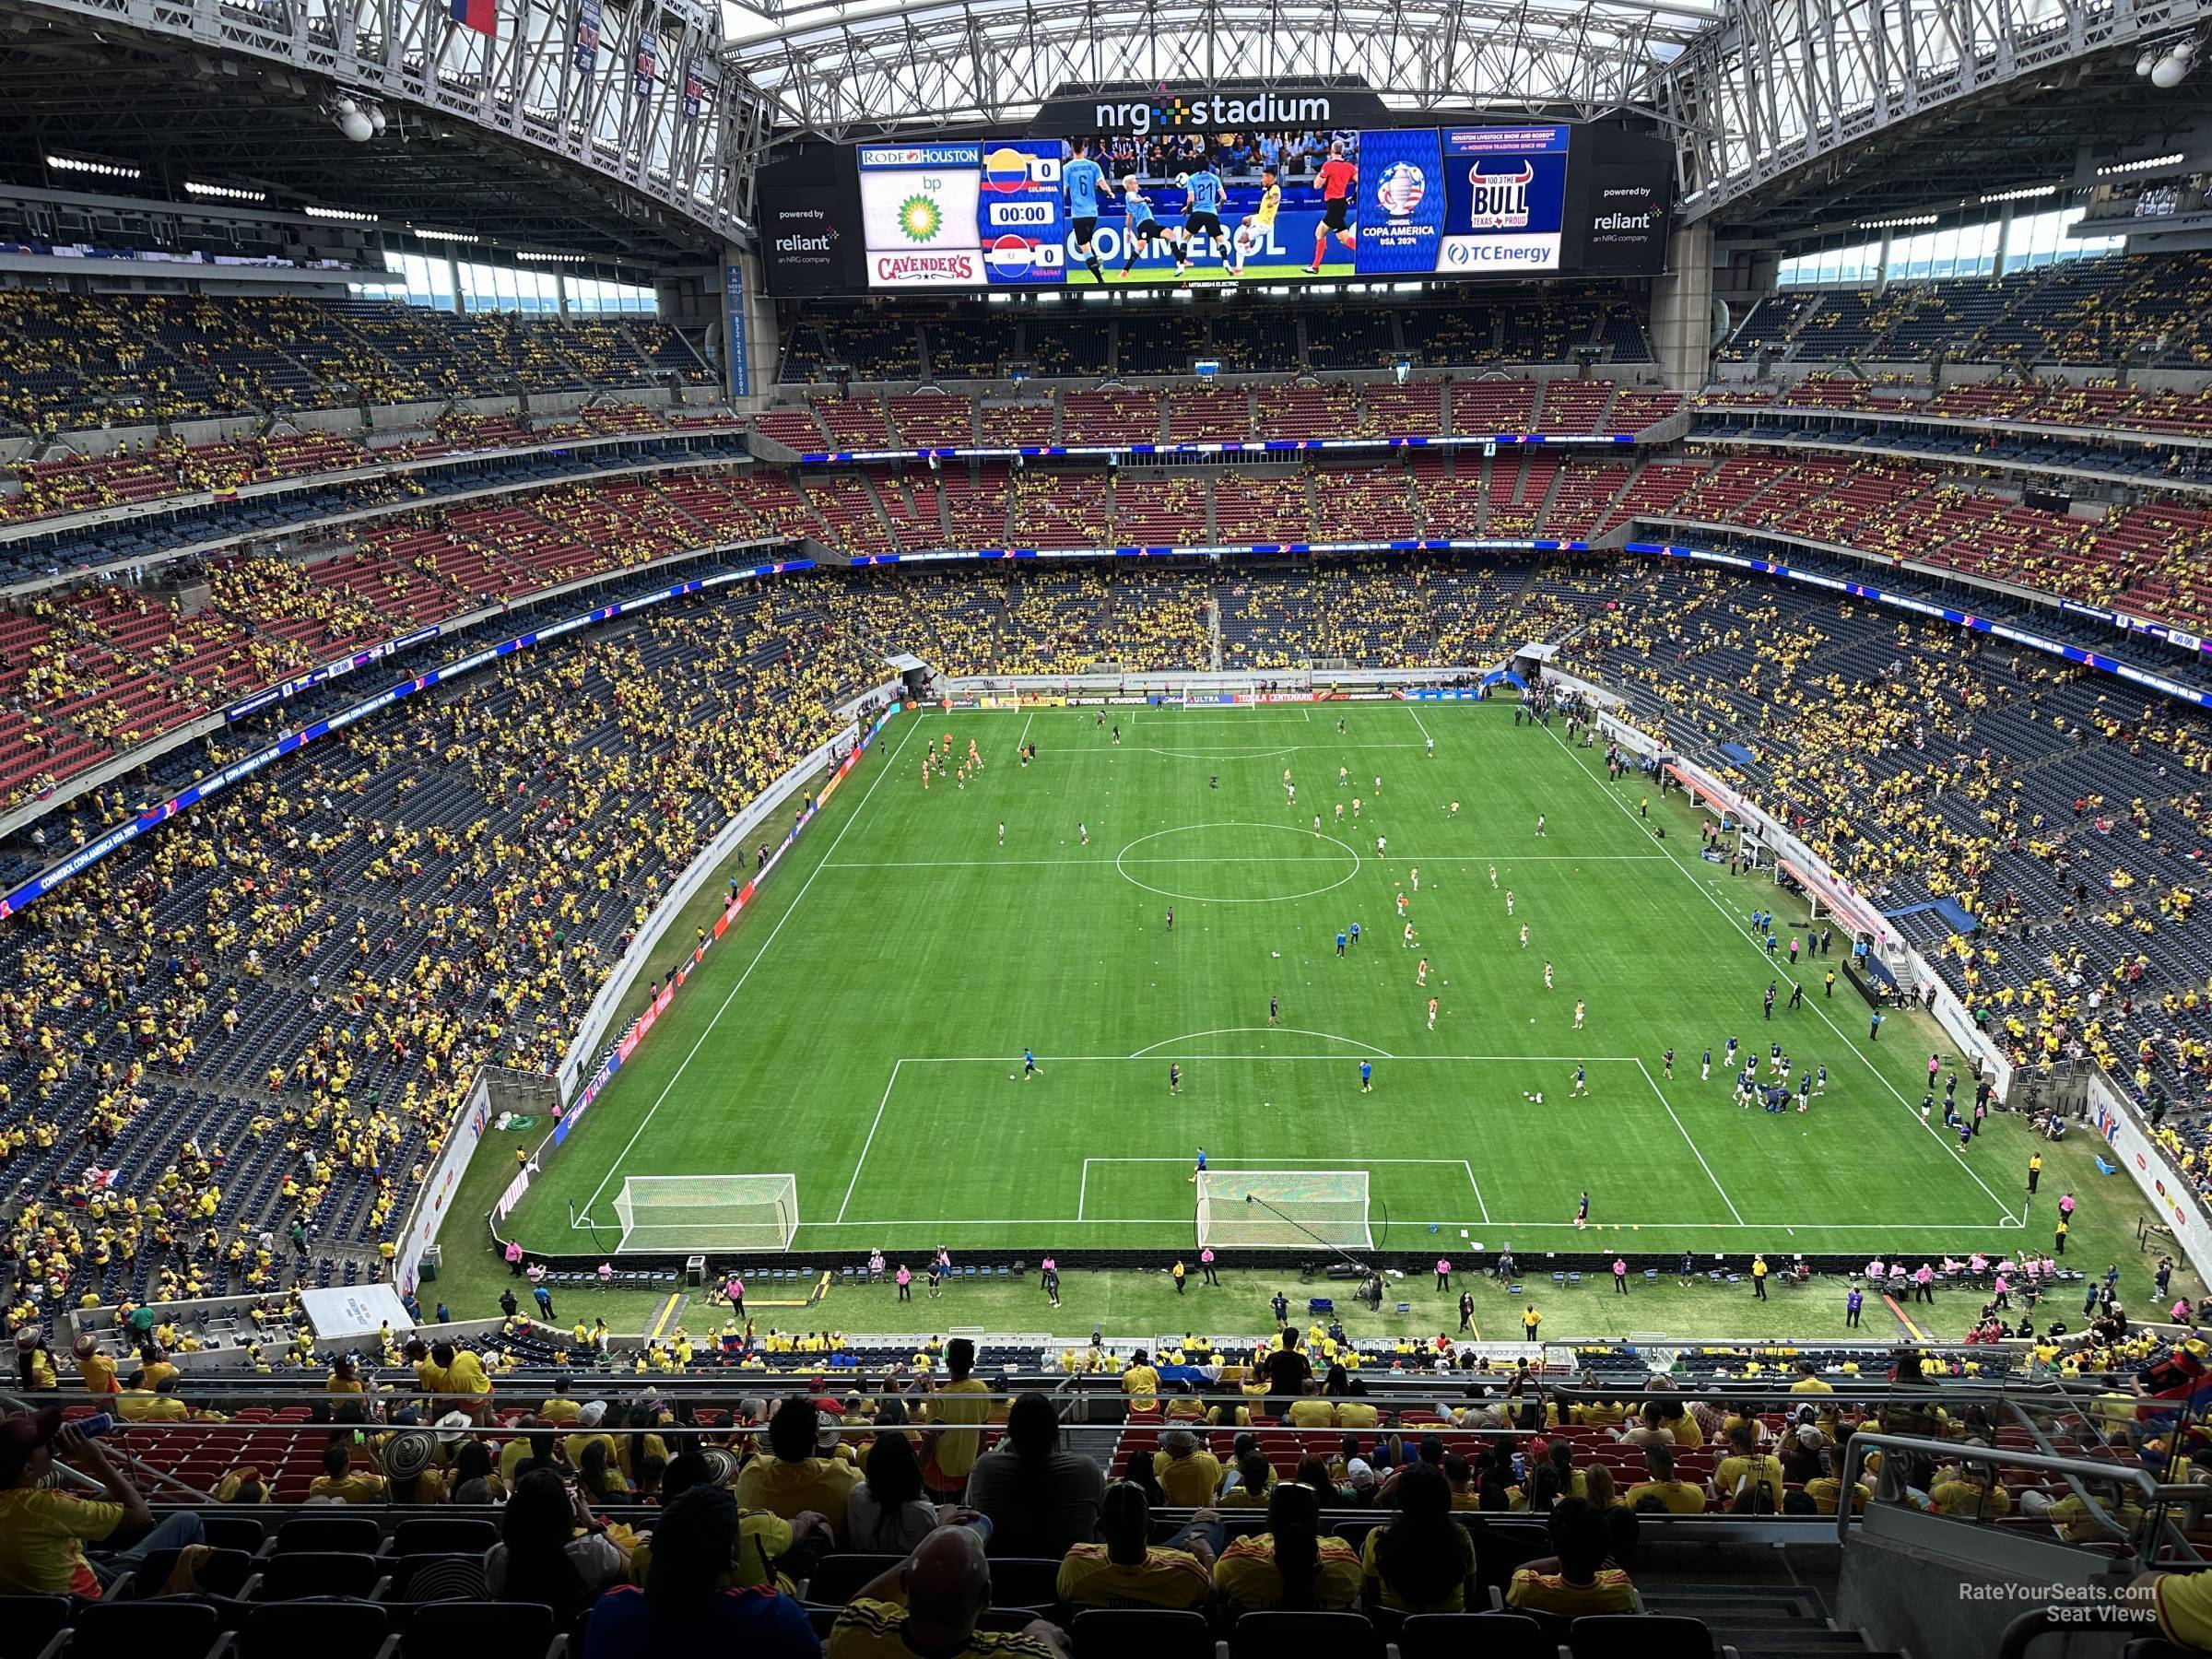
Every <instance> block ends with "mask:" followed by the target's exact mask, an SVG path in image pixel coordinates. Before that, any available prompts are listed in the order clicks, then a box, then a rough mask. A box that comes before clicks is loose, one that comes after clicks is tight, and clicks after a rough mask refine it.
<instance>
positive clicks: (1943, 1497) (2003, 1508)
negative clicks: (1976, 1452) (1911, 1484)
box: [1928, 1463, 2012, 1521]
mask: <svg viewBox="0 0 2212 1659" xmlns="http://www.w3.org/2000/svg"><path fill="white" fill-rule="evenodd" d="M1928 1507H1929V1508H1930V1509H1932V1510H1934V1511H1935V1512H1936V1513H1937V1514H1939V1515H1959V1516H1963V1517H1964V1518H1965V1519H1967V1520H1969V1521H1994V1520H1997V1519H1999V1518H2000V1517H2002V1516H2005V1515H2009V1514H2010V1513H2012V1494H2011V1493H2010V1492H2008V1491H2006V1489H2005V1488H2003V1487H2002V1486H1999V1485H1997V1484H1996V1483H1995V1482H1994V1481H1993V1480H1991V1479H1990V1477H1989V1470H1988V1467H1987V1466H1986V1465H1982V1464H1971V1463H1962V1464H1960V1465H1959V1466H1958V1467H1957V1468H1956V1469H1954V1470H1952V1471H1951V1478H1950V1479H1948V1480H1938V1481H1937V1482H1936V1483H1935V1485H1934V1486H1933V1487H1931V1488H1928Z"/></svg>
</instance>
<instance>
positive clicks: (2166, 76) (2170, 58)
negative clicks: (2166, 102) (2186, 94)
mask: <svg viewBox="0 0 2212 1659" xmlns="http://www.w3.org/2000/svg"><path fill="white" fill-rule="evenodd" d="M2195 65H2196V49H2195V48H2194V46H2191V45H2189V44H2188V43H2187V42H2186V41H2184V42H2183V43H2182V44H2181V45H2179V46H2176V47H2175V48H2174V49H2173V50H2172V51H2171V52H2170V53H2167V54H2166V55H2165V56H2164V57H2162V58H2160V59H2159V61H2158V62H2157V63H2155V64H2153V65H2151V68H2150V84H2151V85H2152V86H2154V87H2156V88H2158V89H2159V91H2161V92H2171V91H2172V90H2173V88H2176V87H2178V86H2180V85H2181V84H2182V83H2183V81H2184V80H2186V79H2188V78H2189V71H2190V70H2191V69H2192V68H2194V66H2195Z"/></svg>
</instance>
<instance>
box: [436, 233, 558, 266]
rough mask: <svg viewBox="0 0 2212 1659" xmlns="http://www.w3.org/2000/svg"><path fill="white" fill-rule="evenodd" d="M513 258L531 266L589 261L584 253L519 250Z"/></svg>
mask: <svg viewBox="0 0 2212 1659" xmlns="http://www.w3.org/2000/svg"><path fill="white" fill-rule="evenodd" d="M416 234H417V235H418V236H419V235H422V234H423V232H421V231H419V230H418V231H417V232H416ZM515 257H516V258H517V259H526V260H528V261H530V262H531V263H532V264H533V265H584V264H588V263H589V260H590V255H588V254H584V253H527V252H524V251H520V250H518V251H517V252H516V253H515Z"/></svg>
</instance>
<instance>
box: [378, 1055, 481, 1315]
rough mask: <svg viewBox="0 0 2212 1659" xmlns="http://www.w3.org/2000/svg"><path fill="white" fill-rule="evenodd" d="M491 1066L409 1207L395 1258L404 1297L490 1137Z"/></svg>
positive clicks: (396, 1281) (468, 1098)
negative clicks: (479, 1144)
mask: <svg viewBox="0 0 2212 1659" xmlns="http://www.w3.org/2000/svg"><path fill="white" fill-rule="evenodd" d="M490 1071H491V1068H490V1067H489V1066H480V1067H478V1068H477V1080H476V1081H475V1082H474V1083H472V1084H471V1085H470V1086H469V1090H468V1093H467V1095H466V1096H465V1097H464V1098H463V1100H462V1101H461V1109H460V1110H459V1111H458V1112H454V1113H453V1125H452V1127H451V1128H450V1129H448V1130H447V1132H446V1136H445V1145H444V1146H442V1147H439V1148H438V1160H437V1162H435V1163H433V1164H432V1165H430V1172H429V1175H428V1176H427V1177H425V1179H424V1181H423V1183H422V1185H421V1186H419V1187H418V1188H417V1189H416V1191H415V1202H414V1203H412V1204H410V1205H408V1206H407V1213H406V1219H405V1220H404V1221H403V1222H402V1223H401V1224H400V1230H399V1253H398V1254H397V1255H395V1256H394V1257H393V1258H392V1282H393V1284H394V1285H396V1286H397V1287H398V1288H399V1292H400V1294H401V1295H402V1296H407V1295H411V1294H413V1292H414V1289H415V1286H416V1284H417V1282H418V1278H419V1277H420V1274H421V1269H422V1253H423V1252H424V1251H425V1250H427V1249H429V1246H430V1245H431V1244H433V1243H434V1242H436V1241H437V1238H438V1233H439V1230H440V1229H441V1228H442V1227H443V1226H444V1225H445V1213H446V1210H447V1208H448V1207H449V1206H451V1205H452V1203H453V1194H455V1193H457V1192H459V1191H460V1190H461V1177H462V1174H463V1172H464V1171H466V1170H467V1168H468V1160H469V1159H471V1158H472V1157H474V1156H475V1155H476V1150H477V1142H478V1141H480V1140H482V1139H483V1138H484V1125H485V1124H488V1123H489V1122H490V1121H491V1084H490V1081H489V1075H490Z"/></svg>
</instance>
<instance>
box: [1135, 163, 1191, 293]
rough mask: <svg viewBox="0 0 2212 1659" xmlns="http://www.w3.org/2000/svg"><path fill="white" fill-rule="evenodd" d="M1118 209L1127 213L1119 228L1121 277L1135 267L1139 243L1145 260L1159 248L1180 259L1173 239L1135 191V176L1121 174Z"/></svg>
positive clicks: (1143, 194) (1140, 193)
mask: <svg viewBox="0 0 2212 1659" xmlns="http://www.w3.org/2000/svg"><path fill="white" fill-rule="evenodd" d="M1122 206H1124V207H1125V208H1126V209H1127V210H1128V213H1129V217H1128V219H1127V220H1126V221H1125V222H1124V225H1123V228H1122V275H1123V276H1124V277H1126V276H1128V275H1129V269H1130V267H1131V266H1132V265H1135V264H1136V249H1137V244H1138V243H1139V242H1142V243H1143V244H1144V249H1145V254H1146V257H1147V258H1149V257H1150V256H1151V255H1152V254H1153V253H1155V252H1157V251H1158V250H1159V249H1161V248H1164V249H1165V250H1167V252H1168V253H1172V254H1174V255H1175V256H1176V258H1177V259H1181V258H1182V254H1181V253H1180V252H1179V251H1178V250H1177V248H1176V245H1175V239H1174V238H1173V237H1172V236H1171V235H1169V234H1168V232H1167V230H1166V229H1165V228H1163V227H1162V226H1161V224H1160V222H1159V218H1158V216H1157V215H1155V214H1154V213H1153V211H1152V204H1151V203H1150V202H1148V201H1147V200H1146V199H1145V193H1144V192H1143V191H1142V190H1139V189H1138V188H1137V184H1136V175H1135V173H1124V175H1123V177H1122ZM1156 244H1157V246H1156Z"/></svg>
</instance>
